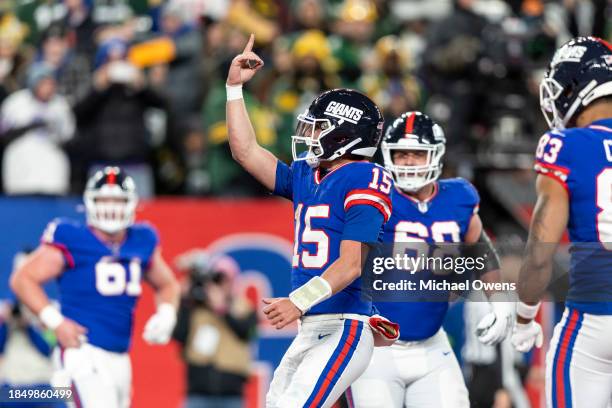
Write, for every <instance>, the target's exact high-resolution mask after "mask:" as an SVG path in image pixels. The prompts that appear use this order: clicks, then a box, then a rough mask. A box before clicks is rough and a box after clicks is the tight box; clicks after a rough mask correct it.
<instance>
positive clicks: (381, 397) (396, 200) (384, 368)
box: [347, 112, 514, 408]
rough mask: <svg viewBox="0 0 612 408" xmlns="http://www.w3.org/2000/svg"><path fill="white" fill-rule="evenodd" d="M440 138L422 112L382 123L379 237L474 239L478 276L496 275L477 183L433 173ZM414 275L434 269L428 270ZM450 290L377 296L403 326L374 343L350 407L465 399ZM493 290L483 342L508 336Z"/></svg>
mask: <svg viewBox="0 0 612 408" xmlns="http://www.w3.org/2000/svg"><path fill="white" fill-rule="evenodd" d="M445 143H446V140H445V137H444V132H443V131H442V128H441V127H440V126H439V125H438V124H436V123H435V122H434V121H433V120H432V119H431V118H429V117H428V116H427V115H425V114H423V113H421V112H406V113H404V114H403V115H401V117H399V118H397V119H396V120H395V121H394V122H393V124H392V125H391V126H389V128H387V131H386V133H385V137H384V139H383V141H382V145H381V149H382V153H383V159H384V163H385V167H386V169H387V170H388V171H390V172H391V174H393V177H394V179H395V189H394V190H393V191H392V194H391V198H392V204H393V214H392V215H391V218H390V220H389V222H387V223H386V224H385V226H384V236H383V241H384V242H385V243H391V244H392V243H399V242H402V243H403V242H409V243H415V245H414V250H417V251H425V250H426V249H425V248H429V247H428V246H427V245H426V244H440V243H449V244H452V243H456V244H457V245H458V244H459V243H467V244H474V245H470V247H471V248H472V252H474V251H476V252H478V251H479V252H481V255H484V254H487V264H486V269H485V270H484V271H481V279H482V280H488V281H491V282H497V281H498V280H499V273H498V272H499V271H498V270H499V260H498V258H497V255H496V253H495V250H494V249H493V247H492V245H491V242H490V240H489V239H488V237H487V235H486V233H485V232H484V230H483V226H482V221H481V219H480V216H479V215H478V206H479V201H480V199H479V196H478V193H477V191H476V189H475V188H474V187H473V186H472V185H471V184H470V183H469V182H468V181H466V180H464V179H461V178H454V179H443V180H438V178H439V177H440V174H441V173H442V157H443V156H444V152H445ZM401 248H402V250H405V249H406V248H410V244H402V245H401ZM441 248H444V246H441ZM453 249H458V248H453ZM415 276H419V278H418V279H419V280H425V279H433V277H434V276H433V275H431V274H430V273H429V272H428V271H426V270H422V271H419V272H418V273H417V275H415ZM448 295H449V294H448V293H446V294H445V295H444V296H442V299H440V298H439V297H438V296H428V295H425V296H424V298H423V299H424V300H423V301H420V302H417V301H406V302H378V301H376V302H375V306H376V307H377V308H378V310H379V311H380V313H381V314H382V315H384V316H386V317H388V318H389V319H391V320H393V321H396V322H398V323H399V324H400V327H401V328H402V330H401V335H400V338H399V341H397V342H396V343H395V344H393V345H392V346H390V347H382V348H376V349H375V350H374V355H373V356H372V360H371V362H370V365H369V367H368V369H367V370H366V372H365V373H364V374H363V375H362V376H361V377H360V378H359V379H358V380H357V381H356V382H355V383H354V384H353V385H351V387H350V390H349V391H348V392H347V398H348V399H349V401H352V403H353V405H354V406H355V407H358V408H365V407H368V408H371V407H381V408H383V407H384V408H388V407H399V408H401V407H415V408H416V407H419V408H421V407H432V408H434V407H436V408H458V407H469V400H468V392H467V389H466V386H465V383H464V380H463V375H462V373H461V369H460V368H459V364H458V362H457V359H456V357H455V355H454V353H453V351H452V349H451V346H450V344H449V342H448V338H447V336H446V333H445V332H444V329H443V328H442V321H443V320H444V316H445V314H446V311H447V309H448ZM491 296H497V298H498V299H493V300H495V301H494V302H491V308H492V311H491V312H490V314H488V315H486V316H485V317H484V318H483V319H482V321H481V322H480V323H479V325H478V329H479V330H478V331H479V340H480V341H482V342H483V343H485V344H496V343H498V342H500V341H501V340H503V339H504V338H505V337H506V334H507V333H508V331H509V329H510V328H511V324H512V323H511V319H512V316H513V311H514V303H511V302H506V301H504V298H503V297H501V296H499V294H491ZM375 300H376V299H375ZM406 300H408V299H406Z"/></svg>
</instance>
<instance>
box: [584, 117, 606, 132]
mask: <svg viewBox="0 0 612 408" xmlns="http://www.w3.org/2000/svg"><path fill="white" fill-rule="evenodd" d="M587 127H589V128H595V129H600V130H607V131H608V132H612V118H609V119H599V120H596V121H595V122H592V123H591V124H590V125H589V126H587Z"/></svg>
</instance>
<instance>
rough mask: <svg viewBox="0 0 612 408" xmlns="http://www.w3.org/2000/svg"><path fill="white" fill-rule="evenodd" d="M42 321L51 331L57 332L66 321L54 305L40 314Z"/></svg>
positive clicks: (48, 306) (46, 307)
mask: <svg viewBox="0 0 612 408" xmlns="http://www.w3.org/2000/svg"><path fill="white" fill-rule="evenodd" d="M38 318H39V319H40V321H41V322H42V323H43V324H44V325H45V326H46V327H48V328H49V329H51V330H55V329H57V328H58V327H59V325H60V324H62V322H63V321H64V316H62V314H61V313H60V311H59V310H57V309H56V308H55V307H53V306H52V305H47V306H45V307H44V308H43V310H41V311H40V313H39V314H38Z"/></svg>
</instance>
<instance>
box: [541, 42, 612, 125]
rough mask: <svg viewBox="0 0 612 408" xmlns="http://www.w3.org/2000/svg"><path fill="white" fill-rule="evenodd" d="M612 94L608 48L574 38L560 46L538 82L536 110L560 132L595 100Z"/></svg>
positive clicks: (611, 58)
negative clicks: (540, 111) (538, 109)
mask: <svg viewBox="0 0 612 408" xmlns="http://www.w3.org/2000/svg"><path fill="white" fill-rule="evenodd" d="M606 95H612V46H611V45H610V44H609V43H607V42H606V41H604V40H602V39H600V38H596V37H577V38H574V39H572V40H570V41H569V42H567V43H565V44H564V45H563V46H561V47H560V48H559V49H558V50H557V51H556V52H555V55H554V56H553V59H552V61H551V63H550V66H549V68H548V72H547V73H546V75H545V76H544V78H543V79H542V82H541V83H540V108H541V109H542V113H543V114H544V117H545V118H546V122H548V125H549V126H550V127H551V128H553V129H564V128H565V127H566V126H567V125H568V124H569V123H570V121H571V120H572V119H575V117H576V116H577V114H579V113H580V112H581V110H582V109H583V108H585V107H586V106H587V105H589V104H590V103H591V102H593V101H594V100H595V99H597V98H601V97H603V96H606Z"/></svg>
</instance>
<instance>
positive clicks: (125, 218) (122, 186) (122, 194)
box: [83, 167, 138, 234]
mask: <svg viewBox="0 0 612 408" xmlns="http://www.w3.org/2000/svg"><path fill="white" fill-rule="evenodd" d="M83 200H84V201H85V209H86V211H87V224H89V225H91V226H93V227H96V228H98V229H100V230H102V231H104V232H106V233H109V234H115V233H117V232H119V231H121V230H123V229H126V228H127V227H129V226H130V225H132V223H133V222H134V215H135V213H136V205H137V204H138V196H137V194H136V186H135V184H134V180H132V178H131V177H130V176H128V175H126V174H125V173H124V172H123V171H122V170H121V169H120V168H119V167H106V168H104V170H99V171H97V172H96V174H94V175H93V176H92V177H91V178H90V179H89V181H88V182H87V187H86V188H85V193H84V194H83Z"/></svg>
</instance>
